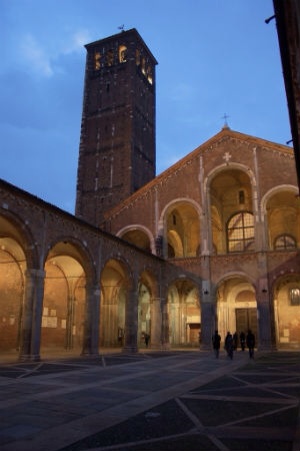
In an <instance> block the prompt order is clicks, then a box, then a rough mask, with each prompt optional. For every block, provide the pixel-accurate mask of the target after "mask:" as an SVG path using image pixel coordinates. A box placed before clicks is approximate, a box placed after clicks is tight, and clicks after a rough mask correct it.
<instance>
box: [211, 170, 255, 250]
mask: <svg viewBox="0 0 300 451" xmlns="http://www.w3.org/2000/svg"><path fill="white" fill-rule="evenodd" d="M226 177H228V178H230V179H231V180H229V182H230V183H228V181H226ZM223 178H224V180H222V179H223ZM232 180H234V183H235V186H234V185H233V184H232ZM217 181H219V185H217V186H213V185H214V184H216V182H217ZM222 182H223V185H224V187H225V188H226V193H227V208H226V204H225V203H224V193H225V188H224V187H223V186H222ZM239 184H241V189H240V191H241V194H243V195H244V199H243V200H241V201H239V202H238V198H237V197H235V196H236V195H237V193H235V190H238V187H239ZM231 185H232V186H231ZM256 185H257V184H256V180H255V177H254V174H253V172H252V171H251V170H250V168H249V167H247V166H245V165H243V164H240V163H228V164H222V165H219V166H217V167H216V168H214V169H213V170H212V171H210V172H209V173H208V175H207V177H206V179H205V180H204V188H203V189H204V195H205V198H206V201H207V215H206V217H207V219H206V221H207V230H209V234H208V235H209V236H208V241H209V249H210V252H211V253H217V254H223V253H226V252H227V234H226V224H227V220H228V219H229V215H234V214H236V213H239V212H240V211H241V210H245V209H247V210H250V211H251V212H253V215H254V218H255V220H257V218H258V211H257V203H256V202H254V199H256V198H257V186H256ZM247 187H248V189H247ZM247 191H249V192H247ZM228 205H230V211H229V209H228ZM255 235H257V233H256V234H255Z"/></svg>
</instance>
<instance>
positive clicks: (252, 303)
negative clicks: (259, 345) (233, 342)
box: [212, 272, 259, 342]
mask: <svg viewBox="0 0 300 451" xmlns="http://www.w3.org/2000/svg"><path fill="white" fill-rule="evenodd" d="M214 328H216V329H218V330H219V333H220V335H221V337H222V340H224V339H225V336H226V333H227V331H230V332H231V333H234V332H237V333H238V335H239V334H240V333H241V332H244V333H246V332H247V330H248V329H249V328H250V329H251V330H252V331H253V332H254V334H255V336H256V340H257V342H258V339H259V337H258V333H259V328H258V314H257V300H256V288H255V284H254V281H253V280H251V279H250V278H249V277H248V276H246V275H245V274H244V273H242V272H235V273H231V274H227V275H226V276H225V277H222V278H221V279H220V280H219V281H218V282H217V284H216V305H215V325H214V327H213V328H212V332H213V329H214Z"/></svg>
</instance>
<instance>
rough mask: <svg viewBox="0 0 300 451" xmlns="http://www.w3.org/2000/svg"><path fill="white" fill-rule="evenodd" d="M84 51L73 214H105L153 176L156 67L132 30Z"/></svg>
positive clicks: (92, 217) (93, 219) (97, 218)
mask: <svg viewBox="0 0 300 451" xmlns="http://www.w3.org/2000/svg"><path fill="white" fill-rule="evenodd" d="M85 48H86V50H87V59H86V69H85V82H84V96H83V112H82V122H81V137H80V147H79V162H78V173H77V196H76V212H75V214H76V216H77V217H80V218H82V219H84V220H85V221H87V222H89V223H91V224H93V225H95V226H99V225H100V224H101V222H102V220H103V213H104V212H105V211H107V210H109V209H110V208H112V207H114V206H115V205H117V204H119V203H120V202H122V200H123V199H125V198H127V197H128V196H130V195H131V194H132V193H134V192H135V191H136V190H138V189H139V188H141V187H142V186H143V185H145V184H146V183H147V182H149V181H150V180H152V179H153V178H154V177H155V158H156V150H155V66H156V64H157V61H156V60H155V58H154V57H153V55H152V54H151V52H150V51H149V49H148V47H147V46H146V44H145V43H144V41H143V39H142V38H141V36H140V35H139V33H138V32H137V30H136V29H134V28H133V29H131V30H128V31H122V32H121V33H118V34H116V35H114V36H110V37H108V38H105V39H101V40H100V41H96V42H92V43H91V44H87V45H86V46H85Z"/></svg>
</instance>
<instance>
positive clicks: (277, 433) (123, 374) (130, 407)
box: [0, 351, 300, 451]
mask: <svg viewBox="0 0 300 451" xmlns="http://www.w3.org/2000/svg"><path fill="white" fill-rule="evenodd" d="M151 354H153V356H152V355H151ZM151 354H150V355H147V357H145V356H144V355H136V356H134V358H132V359H131V356H129V358H124V359H123V357H124V356H122V355H121V356H120V358H118V356H117V355H114V356H111V360H110V357H109V356H104V357H103V358H101V359H100V360H98V364H95V361H93V363H91V364H90V363H89V360H88V359H82V360H80V359H78V358H76V359H74V360H72V359H70V360H69V361H66V360H64V361H62V360H59V361H57V362H51V363H49V362H48V365H53V367H52V368H54V367H55V366H56V368H57V371H50V372H47V371H46V372H44V373H41V374H39V375H35V376H32V377H26V378H24V377H23V378H18V379H11V378H6V377H1V371H0V393H1V392H4V393H5V390H6V389H8V391H9V396H8V397H7V396H3V397H2V396H1V398H0V399H1V400H0V444H1V451H18V450H22V451H26V450H30V451H35V450H36V451H39V450H45V451H58V450H60V451H63V450H64V451H71V450H75V451H76V450H88V449H94V450H96V449H98V450H107V451H108V450H112V449H114V450H119V451H126V450H132V451H135V450H143V451H146V450H156V451H164V450H171V449H172V451H177V450H178V451H179V450H180V451H183V450H185V449H186V450H189V451H193V450H197V451H199V450H205V451H206V450H218V451H227V450H228V451H230V450H239V451H243V450H245V451H250V450H251V451H255V450H259V451H260V450H261V449H263V450H264V451H267V450H272V451H299V450H300V437H299V401H300V376H299V362H300V354H299V352H277V353H269V354H263V355H259V354H257V355H256V358H255V360H254V361H250V360H249V358H248V355H247V353H242V352H238V353H236V354H235V356H234V360H233V361H230V360H228V359H227V358H226V356H225V355H224V354H223V353H222V355H221V357H220V359H215V358H214V356H213V355H212V353H205V352H199V351H198V352H195V351H193V352H184V353H182V352H176V353H171V352H170V353H166V354H164V353H162V352H161V353H151ZM116 362H119V363H118V364H116ZM120 362H123V363H120ZM16 366H17V364H16ZM64 366H68V370H67V371H64ZM78 367H79V368H78ZM5 382H7V387H6V386H5ZM34 388H36V391H35V390H34ZM41 389H42V390H41Z"/></svg>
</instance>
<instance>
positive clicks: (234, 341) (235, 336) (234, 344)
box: [232, 331, 239, 351]
mask: <svg viewBox="0 0 300 451" xmlns="http://www.w3.org/2000/svg"><path fill="white" fill-rule="evenodd" d="M232 338H233V349H234V351H236V350H237V347H238V342H239V337H238V334H237V332H236V331H235V332H234V334H233V337H232Z"/></svg>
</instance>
